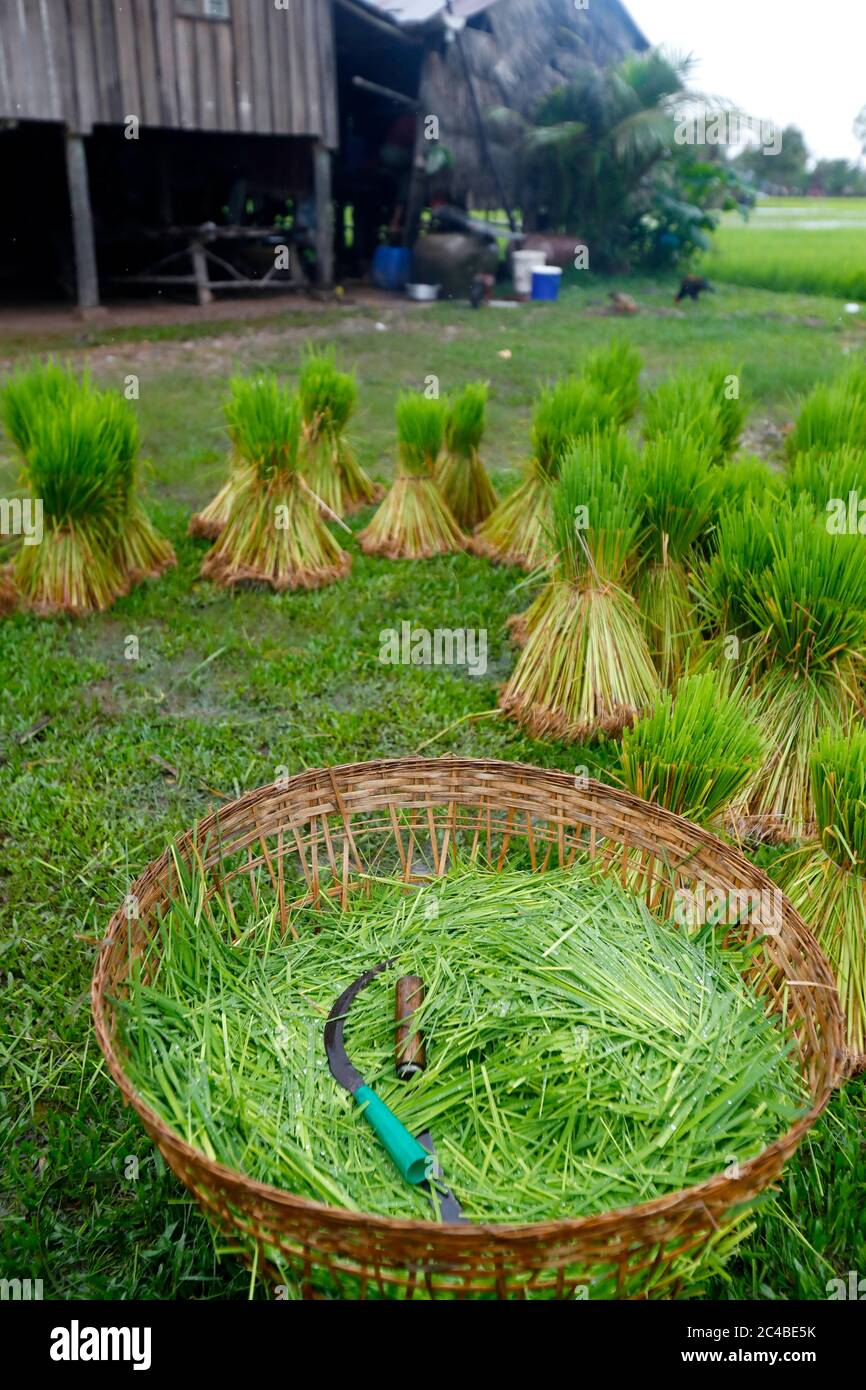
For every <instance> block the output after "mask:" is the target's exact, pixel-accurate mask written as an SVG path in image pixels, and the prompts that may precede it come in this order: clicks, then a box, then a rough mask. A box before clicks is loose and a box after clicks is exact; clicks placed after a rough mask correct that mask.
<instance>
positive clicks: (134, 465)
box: [101, 394, 177, 585]
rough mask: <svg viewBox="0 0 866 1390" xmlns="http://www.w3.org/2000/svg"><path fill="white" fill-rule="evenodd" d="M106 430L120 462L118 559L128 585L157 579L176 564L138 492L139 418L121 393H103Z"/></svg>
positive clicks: (173, 555)
mask: <svg viewBox="0 0 866 1390" xmlns="http://www.w3.org/2000/svg"><path fill="white" fill-rule="evenodd" d="M101 400H102V408H103V411H104V417H105V433H106V437H107V439H108V440H110V447H111V448H112V450H113V451H115V452H116V453H117V455H118V457H119V459H120V461H121V468H122V472H123V489H124V499H125V501H124V508H123V515H122V517H121V518H120V521H119V524H118V532H117V562H118V565H119V567H120V569H121V571H122V573H123V574H125V575H126V577H127V579H128V581H129V583H130V585H135V584H140V583H141V582H142V580H145V579H158V578H159V576H160V575H161V574H164V573H165V571H166V570H168V569H171V567H172V566H173V565H175V564H176V563H177V561H176V558H175V553H174V550H173V549H172V547H171V545H170V544H169V542H168V541H167V540H165V538H164V537H163V536H160V535H159V533H158V532H157V530H156V528H155V526H154V525H153V522H152V521H151V520H150V517H149V516H148V514H147V512H146V511H145V509H144V506H143V505H142V502H141V497H140V495H139V490H138V485H139V456H140V452H141V445H140V440H139V433H138V421H137V420H136V418H135V415H134V414H133V412H132V410H131V408H130V406H129V405H128V404H127V402H126V401H125V400H123V399H121V397H120V396H116V395H110V394H103V395H102V397H101Z"/></svg>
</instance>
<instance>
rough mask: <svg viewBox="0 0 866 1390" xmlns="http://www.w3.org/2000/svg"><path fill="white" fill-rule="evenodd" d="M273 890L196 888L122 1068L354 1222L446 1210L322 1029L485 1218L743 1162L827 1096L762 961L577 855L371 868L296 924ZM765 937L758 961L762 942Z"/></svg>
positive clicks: (162, 934) (173, 914)
mask: <svg viewBox="0 0 866 1390" xmlns="http://www.w3.org/2000/svg"><path fill="white" fill-rule="evenodd" d="M273 896H276V895H275V894H274V895H271V894H268V895H266V894H265V893H264V891H260V892H259V893H258V895H257V901H255V902H254V901H253V900H252V898H251V897H250V893H249V888H248V887H245V888H241V886H240V885H239V884H234V885H233V898H234V902H233V904H232V905H231V907H229V904H228V903H227V902H226V901H225V900H224V899H223V898H222V897H220V896H219V895H217V896H215V897H212V898H211V899H210V900H209V902H206V893H205V889H204V885H203V883H202V881H201V879H200V878H198V877H195V876H190V875H186V876H182V877H181V879H180V885H179V891H178V893H177V895H176V896H175V898H174V901H173V902H172V903H171V904H170V905H169V907H168V908H167V910H166V912H165V915H164V917H163V919H162V921H161V923H160V924H159V926H158V928H157V933H156V936H155V938H154V941H153V943H152V945H151V946H150V948H149V950H148V952H147V953H146V954H145V957H144V958H143V959H142V960H140V961H135V962H134V963H133V965H132V968H131V974H130V988H129V993H128V996H127V997H126V998H124V999H123V1000H122V1001H121V1002H120V1005H119V1007H120V1011H121V1045H122V1047H123V1049H124V1052H125V1054H126V1070H127V1073H128V1074H129V1076H130V1078H131V1080H132V1081H133V1084H134V1085H135V1087H136V1089H137V1091H138V1092H139V1094H140V1095H141V1096H142V1097H143V1099H144V1100H145V1101H146V1102H147V1103H148V1104H149V1105H150V1106H152V1107H153V1108H154V1109H155V1110H156V1111H157V1112H158V1113H159V1114H160V1115H161V1116H162V1117H163V1119H164V1120H165V1121H166V1122H167V1123H168V1124H169V1125H170V1126H171V1127H172V1128H173V1129H174V1130H175V1131H176V1132H177V1133H178V1134H179V1135H180V1136H181V1137H182V1138H183V1139H184V1140H186V1141H187V1142H188V1143H190V1144H192V1145H194V1146H195V1147H196V1148H198V1149H200V1150H201V1151H203V1152H204V1153H205V1154H207V1155H208V1156H209V1157H211V1158H212V1159H215V1160H217V1161H218V1162H220V1163H223V1164H225V1165H226V1166H228V1167H229V1168H232V1169H234V1170H236V1171H239V1172H241V1173H243V1174H245V1175H247V1176H249V1177H250V1178H252V1179H255V1180H258V1181H261V1182H265V1183H270V1184H274V1185H275V1186H277V1187H280V1188H283V1189H284V1190H287V1191H289V1192H291V1193H292V1194H294V1195H297V1196H301V1197H307V1198H309V1199H312V1200H316V1201H320V1202H324V1203H327V1204H329V1205H332V1206H338V1207H342V1208H345V1209H348V1210H349V1211H354V1212H363V1213H369V1214H377V1215H382V1216H388V1217H397V1218H400V1217H403V1218H414V1219H416V1220H421V1221H429V1222H430V1223H431V1226H432V1225H433V1224H434V1223H435V1222H436V1221H437V1212H436V1210H435V1207H434V1204H433V1203H431V1201H430V1200H429V1197H428V1196H427V1194H425V1192H423V1191H422V1190H420V1189H418V1188H414V1187H411V1186H409V1185H408V1184H407V1183H405V1182H403V1181H402V1180H401V1178H400V1176H399V1174H398V1172H397V1170H396V1168H394V1167H393V1166H392V1164H391V1162H390V1160H389V1159H388V1157H387V1156H386V1154H385V1152H384V1150H383V1149H382V1147H381V1146H380V1144H379V1141H378V1140H377V1139H376V1137H375V1136H374V1134H373V1132H372V1131H371V1129H370V1128H369V1126H368V1125H367V1124H366V1123H365V1121H364V1119H363V1118H362V1117H361V1116H360V1113H359V1109H358V1107H357V1106H356V1105H355V1104H354V1103H353V1101H352V1099H351V1098H350V1097H349V1096H348V1095H347V1093H346V1092H345V1091H343V1090H342V1088H341V1087H339V1086H338V1085H337V1083H336V1082H335V1081H334V1079H333V1078H332V1076H331V1074H330V1072H329V1070H328V1067H327V1064H326V1058H325V1052H324V1046H323V1023H324V1019H325V1016H326V1015H327V1013H328V1011H329V1010H330V1008H331V1007H332V1005H333V1003H334V1001H335V1000H336V998H337V996H338V995H339V994H340V993H341V992H342V990H343V989H344V988H345V987H346V986H347V985H348V984H349V983H351V982H352V981H353V980H355V979H357V978H358V977H359V976H360V975H361V974H362V973H363V972H365V971H367V970H369V969H371V968H373V967H374V966H376V965H377V964H379V963H380V962H383V961H386V960H387V961H390V962H392V964H390V965H389V967H388V969H387V970H385V971H384V972H382V973H381V974H380V975H378V976H377V977H376V978H375V979H374V980H373V981H372V982H371V983H370V984H369V985H368V986H367V988H366V989H364V990H363V992H362V993H361V994H360V995H359V996H358V997H357V999H356V1000H355V1002H354V1003H353V1005H352V1008H351V1012H350V1014H349V1017H348V1020H347V1023H346V1045H347V1050H348V1052H349V1055H350V1057H351V1060H352V1063H353V1064H354V1066H356V1067H357V1068H358V1070H359V1071H360V1073H361V1075H362V1076H363V1077H364V1079H365V1081H366V1082H367V1083H368V1084H369V1085H371V1086H373V1087H374V1088H375V1091H376V1093H377V1094H378V1095H379V1096H380V1097H381V1099H382V1100H384V1101H385V1102H386V1103H387V1104H388V1105H389V1106H390V1107H391V1108H392V1110H393V1111H394V1112H395V1114H396V1115H397V1116H398V1117H399V1119H400V1120H401V1121H402V1123H403V1124H404V1125H405V1126H406V1127H407V1128H408V1129H409V1131H410V1133H412V1134H420V1133H423V1132H424V1131H425V1130H427V1131H429V1133H430V1135H431V1137H432V1139H433V1142H434V1144H435V1147H436V1151H437V1154H438V1158H439V1161H440V1164H441V1166H442V1170H443V1176H444V1178H445V1181H446V1182H447V1183H448V1186H449V1187H450V1188H451V1190H452V1192H453V1193H454V1194H455V1196H456V1197H457V1199H458V1200H459V1202H460V1203H461V1205H462V1208H463V1213H464V1216H465V1217H466V1218H467V1219H468V1220H469V1221H471V1222H543V1221H546V1220H549V1219H554V1218H563V1217H568V1216H574V1217H577V1216H582V1215H590V1214H594V1213H598V1212H604V1211H609V1210H613V1209H617V1208H623V1207H627V1206H629V1205H631V1204H633V1203H639V1202H644V1201H647V1200H650V1199H652V1198H653V1197H658V1196H662V1195H664V1194H668V1193H674V1192H677V1191H680V1190H681V1189H683V1188H685V1187H689V1186H691V1185H692V1184H696V1183H700V1182H702V1181H704V1180H705V1179H708V1178H709V1177H711V1176H713V1175H715V1174H717V1173H720V1172H721V1171H722V1170H723V1169H724V1167H725V1165H726V1164H727V1163H728V1162H729V1155H730V1154H732V1153H734V1154H736V1155H737V1156H738V1158H739V1159H740V1160H741V1161H746V1160H748V1159H749V1158H751V1157H752V1156H754V1155H756V1154H757V1153H758V1152H760V1151H761V1150H762V1149H763V1148H764V1147H765V1146H766V1145H767V1143H769V1142H770V1141H772V1140H773V1139H774V1138H776V1137H778V1136H780V1135H781V1134H782V1133H783V1132H784V1131H785V1130H786V1129H787V1128H788V1126H789V1125H790V1123H791V1121H792V1120H793V1118H794V1117H795V1116H797V1115H799V1114H801V1113H803V1111H804V1110H805V1108H806V1104H807V1101H806V1093H805V1091H804V1088H803V1084H802V1082H801V1080H800V1077H799V1074H798V1072H797V1070H796V1068H795V1066H794V1064H793V1061H792V1058H791V1055H790V1053H791V1042H790V1039H788V1038H786V1036H785V1035H784V1032H783V1031H782V1030H781V1029H780V1028H779V1027H777V1025H776V1024H775V1023H774V1022H773V1021H772V1020H771V1019H770V1018H769V1017H768V1016H767V1014H766V1011H765V1008H764V1006H763V1005H762V1004H761V1003H760V1002H759V1001H758V1000H757V999H756V998H755V997H754V996H753V995H752V994H751V993H750V991H749V988H748V987H747V985H746V984H745V983H744V981H743V979H742V976H741V973H740V972H741V971H742V970H743V969H744V968H745V967H746V965H747V963H748V952H747V951H746V950H745V949H744V948H738V949H729V950H723V949H722V948H721V946H720V944H719V939H718V934H717V933H716V932H715V931H714V930H713V929H711V928H707V929H705V930H703V931H702V932H701V933H700V934H698V935H697V936H694V937H692V936H689V935H687V934H686V933H684V932H679V931H676V930H674V929H672V928H671V927H670V926H669V925H668V924H667V923H666V922H663V921H657V920H655V919H654V918H653V917H652V916H651V914H650V913H649V911H648V909H647V908H646V906H645V904H644V902H643V900H642V899H639V898H636V897H634V896H633V895H632V894H630V893H629V892H628V891H627V890H626V889H625V888H623V887H622V886H620V885H619V884H618V883H617V882H615V881H612V880H611V879H604V878H602V877H601V876H600V875H599V874H598V873H597V872H596V871H594V870H593V869H592V868H591V867H589V866H586V865H583V864H581V863H578V864H576V865H575V867H574V868H573V869H571V870H557V871H551V872H550V873H547V874H541V875H539V874H532V873H526V872H521V871H520V870H510V871H505V872H502V873H485V872H482V871H479V870H469V869H467V868H460V867H458V868H456V869H455V870H454V872H453V873H451V874H450V875H449V876H447V877H446V878H444V879H437V880H433V881H431V882H430V883H429V884H428V885H425V886H423V887H422V888H420V889H419V890H418V891H416V892H414V893H411V894H408V895H407V893H406V888H405V884H403V883H402V882H399V883H389V882H387V881H385V880H382V879H379V880H368V881H367V891H366V892H365V893H361V894H357V895H352V896H351V897H350V899H349V902H348V905H347V907H346V909H345V910H344V911H341V910H340V909H339V907H338V906H337V905H336V904H334V905H331V904H330V903H329V902H328V901H327V900H326V901H325V904H324V905H323V906H321V907H319V908H312V907H310V908H307V909H304V910H300V911H297V912H296V913H295V914H293V916H292V918H291V921H290V926H291V929H292V932H293V933H294V937H295V939H293V938H292V937H291V936H289V935H281V933H280V926H279V923H280V913H279V907H278V905H277V903H276V902H273V901H271V897H273ZM757 949H761V947H760V946H758V947H757ZM406 974H413V975H417V976H420V978H421V979H422V981H423V984H424V1000H423V1004H421V1006H420V1008H419V1009H418V1011H417V1013H416V1015H415V1018H414V1020H413V1026H416V1027H417V1028H418V1029H419V1030H420V1031H421V1033H422V1034H423V1037H424V1043H425V1050H426V1068H425V1069H424V1070H423V1071H421V1072H420V1073H419V1074H417V1075H416V1076H414V1078H413V1079H412V1080H411V1081H408V1082H403V1081H400V1080H398V1079H397V1076H396V1069H395V1064H394V986H395V981H396V979H397V978H398V977H400V976H402V975H406Z"/></svg>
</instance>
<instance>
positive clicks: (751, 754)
mask: <svg viewBox="0 0 866 1390" xmlns="http://www.w3.org/2000/svg"><path fill="white" fill-rule="evenodd" d="M764 753H765V741H764V738H763V735H762V734H761V731H760V728H759V726H758V724H757V722H756V720H755V717H754V712H753V710H752V709H751V707H750V705H749V703H748V702H747V697H746V696H745V694H744V692H743V691H742V690H740V689H736V688H734V689H733V690H731V691H727V690H725V689H724V688H721V689H720V677H719V674H718V672H716V671H705V672H704V673H703V674H701V675H695V676H685V677H684V678H683V679H682V680H681V681H680V683H679V686H678V687H677V693H676V699H674V698H673V697H672V696H671V695H670V693H665V694H663V695H661V696H660V697H659V699H658V700H657V702H656V704H655V707H654V708H653V710H652V711H651V712H650V713H649V714H647V715H646V716H645V717H644V718H643V719H639V720H638V722H637V723H636V724H635V725H634V727H633V728H631V729H626V730H625V732H624V734H623V740H622V755H621V766H622V776H623V781H624V783H625V785H626V787H627V788H628V790H629V791H630V792H633V793H634V795H635V796H640V797H643V798H644V800H647V801H655V802H657V803H658V805H660V806H664V807H666V809H667V810H669V811H674V812H676V814H677V815H680V816H684V817H685V819H686V820H689V821H694V822H695V823H696V824H697V825H704V826H711V825H712V824H713V823H714V822H716V821H717V820H718V818H719V817H720V816H721V815H722V813H723V812H724V811H726V810H727V809H728V807H729V806H730V805H731V804H732V802H734V801H735V800H736V799H737V798H739V797H741V796H742V795H743V794H744V792H746V791H747V789H748V786H749V784H750V782H751V781H752V779H753V778H754V777H755V775H756V773H757V772H758V770H759V768H760V766H761V764H762V762H763V757H764Z"/></svg>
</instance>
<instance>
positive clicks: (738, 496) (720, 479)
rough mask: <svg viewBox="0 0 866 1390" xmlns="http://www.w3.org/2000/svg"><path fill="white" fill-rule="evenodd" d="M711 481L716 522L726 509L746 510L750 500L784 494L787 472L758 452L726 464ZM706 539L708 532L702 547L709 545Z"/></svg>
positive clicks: (713, 514)
mask: <svg viewBox="0 0 866 1390" xmlns="http://www.w3.org/2000/svg"><path fill="white" fill-rule="evenodd" d="M711 481H712V519H713V522H714V523H715V522H716V521H717V519H718V518H719V516H721V515H722V513H724V512H726V511H737V510H742V508H743V507H744V506H745V505H746V503H747V502H748V501H750V500H751V501H754V502H757V503H759V504H760V503H761V502H763V501H765V500H766V499H767V498H768V497H781V495H782V493H783V492H784V490H785V477H784V474H782V473H780V472H778V471H776V470H775V469H773V468H771V467H770V466H769V464H768V463H765V462H764V460H763V459H762V458H759V457H758V456H757V455H755V454H747V455H745V456H744V457H742V458H737V459H733V460H731V462H729V463H724V464H722V466H721V467H720V468H717V469H716V470H715V471H714V472H713V475H712V479H711ZM706 539H708V533H707V535H706V536H705V540H704V542H702V548H706V545H705V542H706Z"/></svg>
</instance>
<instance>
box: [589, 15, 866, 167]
mask: <svg viewBox="0 0 866 1390" xmlns="http://www.w3.org/2000/svg"><path fill="white" fill-rule="evenodd" d="M624 3H625V6H626V8H627V9H628V11H629V13H630V14H631V15H632V17H633V18H634V20H635V22H636V23H637V24H639V25H640V27H641V29H642V30H643V32H644V33H645V34H646V36H647V38H648V39H649V41H650V43H653V44H666V45H667V46H668V47H670V48H673V49H675V50H676V51H677V52H684V53H693V54H694V55H695V56H696V57H697V58H699V59H700V60H701V63H700V67H699V68H698V69H697V70H696V75H695V79H694V83H693V85H695V86H697V87H699V88H700V89H701V90H702V91H707V92H713V93H715V94H717V95H719V96H724V97H727V98H728V99H729V100H730V101H733V102H735V103H736V104H737V105H738V106H740V107H741V108H742V109H743V110H744V111H747V112H748V113H749V115H751V116H756V117H764V118H765V119H770V120H773V121H775V122H776V123H777V125H779V126H785V125H797V126H799V127H800V129H801V130H802V132H803V134H804V135H805V137H806V144H807V145H808V147H809V149H810V151H811V152H812V154H813V155H815V156H817V157H819V158H826V159H834V158H837V157H840V156H844V157H845V158H847V159H857V158H858V156H859V155H860V148H859V145H858V143H857V141H856V139H855V138H854V135H853V133H852V129H851V127H852V125H853V122H854V117H855V116H856V115H857V112H858V111H860V110H861V109H862V107H863V106H866V0H624ZM589 10H590V13H591V12H592V0H589Z"/></svg>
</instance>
